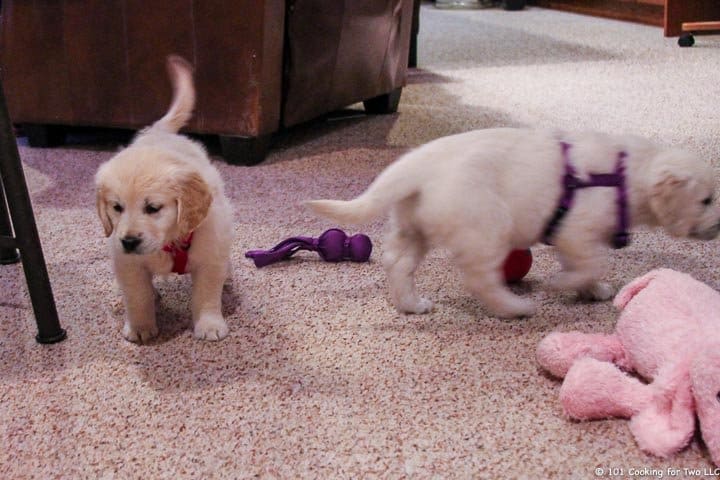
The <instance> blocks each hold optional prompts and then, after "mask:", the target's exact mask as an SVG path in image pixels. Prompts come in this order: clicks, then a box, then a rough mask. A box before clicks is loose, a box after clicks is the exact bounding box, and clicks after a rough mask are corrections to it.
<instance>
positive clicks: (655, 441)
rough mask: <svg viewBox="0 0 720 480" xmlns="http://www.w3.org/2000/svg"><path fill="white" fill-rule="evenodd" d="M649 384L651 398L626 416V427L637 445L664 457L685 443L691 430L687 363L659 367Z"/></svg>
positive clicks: (692, 407)
mask: <svg viewBox="0 0 720 480" xmlns="http://www.w3.org/2000/svg"><path fill="white" fill-rule="evenodd" d="M650 388H651V389H652V390H653V395H652V400H651V402H650V403H649V404H648V406H647V407H646V408H644V409H643V410H642V411H640V412H639V413H638V414H637V415H635V416H634V417H633V418H632V420H630V431H631V432H632V433H633V435H634V436H635V439H636V440H637V442H638V445H639V446H640V448H641V449H643V450H644V451H646V452H649V453H651V454H653V455H656V456H658V457H663V458H665V457H669V456H670V455H672V454H674V453H677V452H678V451H680V450H681V449H682V448H683V447H685V446H686V445H687V444H688V443H689V442H690V439H691V437H692V435H693V432H694V431H695V402H694V400H693V395H692V388H691V385H690V372H689V365H688V364H687V362H681V363H680V364H676V365H673V366H669V367H667V368H662V369H661V370H660V372H659V373H658V375H657V376H656V377H655V380H654V381H653V383H652V384H651V385H650Z"/></svg>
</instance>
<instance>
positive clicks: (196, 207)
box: [176, 171, 212, 236]
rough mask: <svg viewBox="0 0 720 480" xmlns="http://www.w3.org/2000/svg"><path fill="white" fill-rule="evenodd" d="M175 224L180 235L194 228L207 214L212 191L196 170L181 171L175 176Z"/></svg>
mask: <svg viewBox="0 0 720 480" xmlns="http://www.w3.org/2000/svg"><path fill="white" fill-rule="evenodd" d="M176 187H177V193H178V196H177V202H178V208H177V224H178V229H179V230H180V234H181V236H185V235H187V234H189V233H190V232H192V231H193V230H195V229H196V228H197V226H198V225H200V223H201V222H202V221H203V220H204V219H205V217H206V216H207V213H208V210H209V209H210V204H211V203H212V193H211V192H210V187H209V186H208V184H207V182H205V180H203V178H202V177H201V176H200V175H199V174H198V173H197V172H193V171H190V172H182V173H180V174H179V175H178V178H177V185H176Z"/></svg>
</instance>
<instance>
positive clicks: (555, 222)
mask: <svg viewBox="0 0 720 480" xmlns="http://www.w3.org/2000/svg"><path fill="white" fill-rule="evenodd" d="M560 145H561V147H562V155H563V160H564V161H565V175H564V176H563V195H562V197H560V203H559V205H558V207H557V208H556V209H555V213H554V214H553V216H552V218H551V219H550V222H549V223H548V225H547V227H545V231H544V232H543V237H542V241H543V243H545V244H547V245H552V237H553V235H554V234H555V231H556V230H557V229H558V227H559V226H560V222H561V221H562V219H563V218H564V217H565V215H566V214H567V212H568V211H569V210H570V207H572V203H573V199H574V197H575V191H576V190H578V189H580V188H587V187H615V188H617V206H618V222H617V230H616V232H615V234H614V235H613V239H612V246H613V248H623V247H626V246H627V245H628V243H629V242H630V235H629V234H628V231H627V230H628V207H627V189H626V188H625V157H627V153H625V152H623V151H621V152H619V153H618V156H617V163H616V164H615V172H614V173H591V174H590V175H589V177H590V179H589V180H588V181H584V180H582V179H580V178H578V177H577V176H576V175H575V168H574V167H573V166H572V163H571V162H570V155H569V154H568V152H569V150H570V144H569V143H565V142H560Z"/></svg>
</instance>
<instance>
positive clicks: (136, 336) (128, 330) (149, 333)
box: [122, 322, 159, 343]
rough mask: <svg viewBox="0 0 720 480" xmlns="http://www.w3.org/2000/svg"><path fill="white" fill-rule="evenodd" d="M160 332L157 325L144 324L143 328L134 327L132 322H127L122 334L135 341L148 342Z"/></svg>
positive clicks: (128, 339)
mask: <svg viewBox="0 0 720 480" xmlns="http://www.w3.org/2000/svg"><path fill="white" fill-rule="evenodd" d="M158 333H159V330H158V327H157V325H152V326H144V327H141V328H138V327H133V326H132V325H130V323H128V322H125V325H124V326H123V330H122V334H123V337H125V340H127V341H129V342H133V343H146V342H148V341H149V340H152V339H153V338H155V337H157V335H158Z"/></svg>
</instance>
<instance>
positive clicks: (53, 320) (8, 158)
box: [0, 85, 66, 343]
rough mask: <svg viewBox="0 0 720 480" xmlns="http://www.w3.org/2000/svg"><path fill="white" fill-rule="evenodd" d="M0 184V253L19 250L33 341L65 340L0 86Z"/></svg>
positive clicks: (53, 341)
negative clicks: (12, 233)
mask: <svg viewBox="0 0 720 480" xmlns="http://www.w3.org/2000/svg"><path fill="white" fill-rule="evenodd" d="M0 181H1V182H2V185H3V186H4V189H5V192H4V193H5V197H6V199H7V206H8V208H9V210H10V215H9V217H8V215H7V210H6V209H5V199H3V198H0V201H1V202H2V203H3V208H2V210H3V212H0V217H4V220H0V222H5V223H4V224H0V228H2V231H0V234H1V235H2V236H0V251H2V253H3V254H5V253H8V252H9V251H11V250H15V249H16V248H17V249H18V250H20V260H21V261H22V266H23V270H24V272H25V280H26V281H27V285H28V292H29V293H30V303H32V307H33V312H34V313H35V320H36V322H37V328H38V334H37V336H36V337H35V339H36V340H37V341H38V342H39V343H56V342H59V341H61V340H63V339H65V337H66V333H65V330H63V329H62V328H61V327H60V322H59V320H58V314H57V309H56V308H55V299H54V297H53V293H52V288H51V286H50V278H49V277H48V272H47V267H46V265H45V258H44V256H43V252H42V246H41V244H40V237H39V235H38V231H37V225H36V224H35V217H34V215H33V211H32V205H31V204H30V195H29V194H28V190H27V185H26V183H25V175H24V173H23V169H22V164H21V163H20V154H19V153H18V149H17V144H16V143H15V135H14V134H13V129H12V124H11V123H10V117H9V115H8V111H7V105H6V103H5V92H4V90H3V88H2V85H0ZM3 213H4V215H3ZM7 220H10V222H7ZM10 223H12V227H13V228H12V229H13V230H14V231H15V237H14V238H13V237H12V236H5V230H8V231H9V230H11V229H10V228H9V227H10V225H9V224H10Z"/></svg>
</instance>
